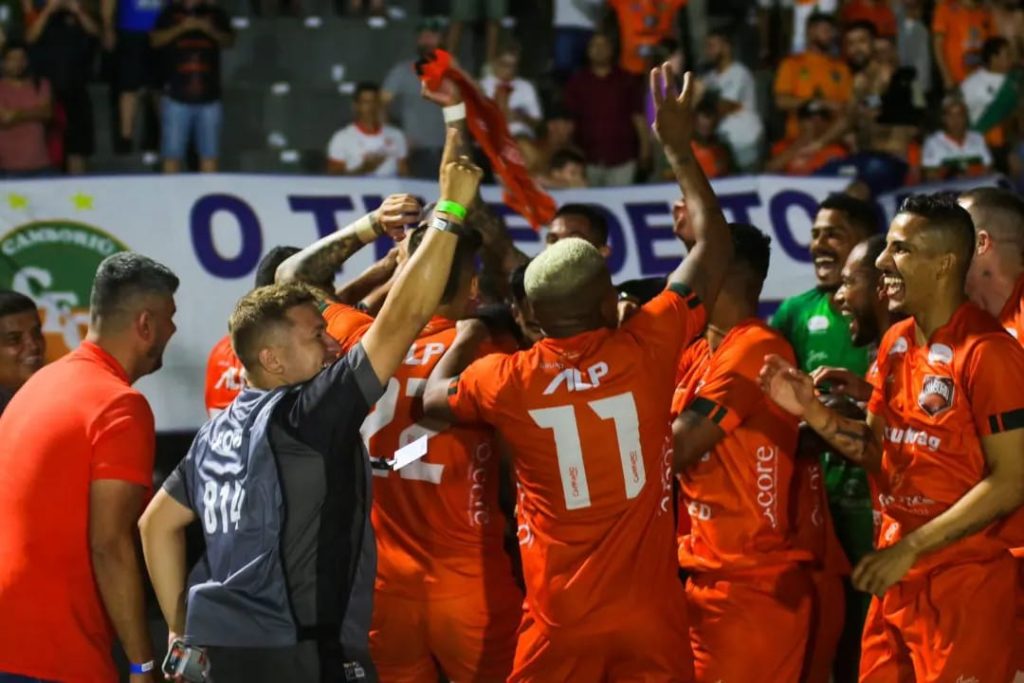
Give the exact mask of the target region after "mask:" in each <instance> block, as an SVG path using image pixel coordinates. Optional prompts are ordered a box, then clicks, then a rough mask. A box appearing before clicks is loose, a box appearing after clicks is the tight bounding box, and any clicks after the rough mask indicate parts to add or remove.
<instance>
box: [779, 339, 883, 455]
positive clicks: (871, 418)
mask: <svg viewBox="0 0 1024 683" xmlns="http://www.w3.org/2000/svg"><path fill="white" fill-rule="evenodd" d="M761 389H762V390H763V391H764V392H765V393H766V394H767V395H768V396H769V397H770V398H771V399H772V400H773V401H775V403H777V404H778V405H779V407H781V408H782V409H783V410H785V411H787V412H789V413H791V414H793V415H795V416H797V417H799V418H801V419H803V421H804V422H805V423H806V424H807V426H808V427H810V428H811V429H813V430H814V431H815V432H817V433H818V434H819V435H820V436H821V438H823V439H825V441H827V442H828V443H829V444H830V445H831V446H832V447H833V448H835V449H836V450H838V451H839V453H841V454H842V455H843V457H845V458H847V459H848V460H850V461H851V462H853V463H855V464H857V465H860V466H861V467H863V468H864V469H866V470H868V471H870V472H877V471H879V470H880V469H881V464H882V434H883V430H884V428H885V422H884V421H883V420H882V418H881V417H879V416H877V415H875V414H874V413H872V412H870V411H869V412H868V414H867V422H862V421H860V420H853V419H850V418H847V417H843V416H842V415H840V414H839V413H838V412H836V411H834V410H832V409H830V408H827V407H825V404H823V403H822V402H821V401H820V400H818V397H817V396H815V395H814V380H812V379H811V377H810V375H808V374H807V373H804V372H801V371H800V370H797V369H796V368H795V367H793V366H792V365H790V364H789V363H788V362H786V361H785V360H784V359H783V358H781V357H779V356H776V355H770V356H767V357H765V365H764V368H763V369H762V370H761Z"/></svg>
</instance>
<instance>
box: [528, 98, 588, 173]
mask: <svg viewBox="0 0 1024 683" xmlns="http://www.w3.org/2000/svg"><path fill="white" fill-rule="evenodd" d="M575 133H576V123H575V121H573V119H572V116H570V115H569V113H568V112H567V111H566V110H565V109H564V108H562V107H557V108H555V109H552V110H551V111H550V112H548V114H547V118H546V119H545V121H544V126H543V137H542V138H541V139H540V140H539V141H538V142H537V144H536V145H535V149H534V156H533V158H532V159H528V161H529V162H530V166H529V168H530V170H531V172H532V173H533V174H534V175H541V176H543V175H546V174H547V172H548V169H549V168H550V165H551V160H552V159H553V158H554V155H555V154H557V153H558V152H560V151H561V150H563V149H565V148H567V147H572V146H573V144H574V140H575Z"/></svg>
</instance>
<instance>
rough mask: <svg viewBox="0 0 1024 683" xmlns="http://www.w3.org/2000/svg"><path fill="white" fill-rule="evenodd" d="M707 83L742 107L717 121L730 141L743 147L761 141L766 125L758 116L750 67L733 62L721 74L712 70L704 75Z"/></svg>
mask: <svg viewBox="0 0 1024 683" xmlns="http://www.w3.org/2000/svg"><path fill="white" fill-rule="evenodd" d="M704 83H705V84H706V85H707V87H708V89H710V90H714V91H716V92H718V94H719V95H720V96H721V97H722V98H723V99H726V100H730V101H731V102H736V103H738V104H739V105H740V106H741V107H742V109H740V110H738V111H735V112H733V113H732V114H729V115H728V116H726V117H725V118H724V119H722V121H721V123H719V124H718V130H719V131H720V132H721V133H722V135H724V136H725V138H726V139H727V140H728V141H729V143H730V144H732V145H741V146H742V145H747V144H751V143H753V142H756V141H757V140H759V139H760V138H761V135H762V133H763V132H764V124H763V123H762V122H761V117H760V116H759V115H758V111H757V87H756V86H755V85H754V76H753V75H752V74H751V73H750V69H748V68H747V67H745V66H743V65H742V64H740V63H738V62H733V63H732V64H730V65H729V67H728V68H727V69H726V70H725V71H722V72H721V73H719V72H718V71H716V70H715V69H712V70H711V71H710V72H708V74H707V75H706V76H705V77H704Z"/></svg>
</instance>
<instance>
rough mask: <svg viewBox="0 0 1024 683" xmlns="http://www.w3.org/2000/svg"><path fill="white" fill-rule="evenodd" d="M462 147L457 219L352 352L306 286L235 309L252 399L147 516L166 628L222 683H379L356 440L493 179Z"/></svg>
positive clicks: (260, 296)
mask: <svg viewBox="0 0 1024 683" xmlns="http://www.w3.org/2000/svg"><path fill="white" fill-rule="evenodd" d="M453 141H454V131H449V136H448V144H447V145H446V148H445V158H444V161H443V162H442V167H441V174H440V175H441V182H440V187H441V197H442V202H440V204H439V205H440V206H441V207H442V208H444V207H446V206H447V207H448V208H450V209H451V212H449V213H446V212H441V211H439V212H438V213H437V215H436V217H435V219H434V221H433V222H432V224H431V227H430V228H429V230H428V233H427V235H426V236H425V237H424V238H423V243H422V244H421V245H420V248H419V250H418V253H417V254H416V255H415V256H414V257H413V258H411V259H410V261H409V263H408V264H407V266H406V268H405V270H404V271H403V274H402V276H401V277H400V278H399V279H398V282H397V283H396V284H395V286H394V288H393V289H392V291H391V292H390V294H389V296H388V299H387V301H386V302H385V304H384V307H383V308H382V309H381V312H380V314H379V316H378V317H377V319H376V320H375V321H374V323H373V324H372V325H371V326H370V329H368V330H367V331H366V334H364V335H363V336H362V338H361V339H360V340H359V342H358V343H357V344H355V345H353V347H352V349H351V350H350V351H349V352H348V353H347V354H345V355H344V356H342V357H341V358H338V359H337V360H335V358H336V357H337V355H338V352H339V347H338V344H337V342H335V341H334V340H333V339H331V338H330V336H328V335H327V333H326V327H327V324H326V321H325V320H324V319H323V317H322V316H321V315H320V311H319V310H318V308H317V306H316V299H315V298H314V295H313V293H312V292H311V291H310V289H309V288H308V287H306V286H303V285H297V284H291V285H274V286H272V287H263V288H260V289H257V290H255V291H253V292H251V293H249V294H248V295H247V296H246V297H244V298H243V299H242V301H241V302H239V304H238V306H237V307H236V309H235V312H234V313H233V314H232V317H231V322H230V323H229V327H230V329H231V334H232V344H233V346H234V348H235V349H236V351H237V352H238V356H239V358H241V359H242V362H243V363H244V365H245V369H246V374H247V377H248V385H249V386H248V387H247V388H246V390H244V391H243V392H242V393H241V394H240V395H239V397H238V398H237V399H235V401H234V402H233V403H232V404H231V406H229V407H228V409H227V410H226V411H224V412H223V413H222V414H220V415H218V416H217V417H216V418H214V419H213V420H211V421H210V422H208V423H207V424H206V425H205V426H204V427H203V428H202V429H201V430H200V432H199V435H198V436H197V437H196V440H195V442H194V443H193V445H192V448H191V449H190V450H189V454H188V455H187V456H186V457H185V458H184V459H183V460H182V462H181V464H179V466H178V468H177V469H176V470H175V471H174V473H172V475H171V476H170V477H169V478H168V480H167V482H165V484H164V487H163V489H162V490H161V491H160V492H158V493H157V495H156V497H155V498H154V499H153V502H152V503H151V504H150V506H149V508H147V510H146V513H145V515H144V516H143V519H142V521H141V523H140V525H141V527H142V535H143V549H144V551H145V554H146V563H147V566H148V567H149V572H150V576H151V578H152V580H153V586H154V589H155V591H156V594H157V598H158V600H159V602H160V607H161V610H162V611H163V613H164V616H165V618H166V619H167V622H168V627H169V630H170V632H171V633H172V635H173V634H182V635H184V637H185V638H186V640H187V641H188V642H189V643H190V644H194V645H199V646H211V651H210V661H211V665H212V667H213V669H214V670H215V671H217V673H216V674H215V676H216V677H217V680H218V682H221V683H225V682H226V683H230V682H231V681H246V682H247V683H248V682H252V681H274V682H275V683H276V682H277V681H283V680H287V681H295V682H296V683H312V682H314V681H321V680H375V679H376V676H375V674H374V671H373V668H372V663H371V661H370V657H369V652H368V632H369V627H370V618H371V614H372V597H373V592H372V591H373V588H372V584H373V580H374V568H375V565H376V561H375V556H376V544H375V542H374V536H373V530H372V527H371V525H370V509H369V508H370V502H369V501H370V491H369V486H370V479H371V476H370V468H369V466H368V464H367V463H366V456H365V451H364V449H363V447H362V443H361V440H360V439H359V427H360V425H361V424H362V423H363V420H364V418H365V417H366V415H367V414H368V413H369V411H370V407H371V406H372V405H373V403H375V402H376V401H377V400H378V399H379V398H380V397H381V396H382V395H383V394H384V392H385V390H386V388H387V387H388V384H389V380H390V378H391V377H392V376H393V375H394V373H395V371H396V370H397V369H398V367H399V366H400V365H401V363H402V359H403V358H404V357H405V356H406V354H407V352H408V349H409V346H410V344H411V343H412V341H413V339H414V338H415V336H416V335H417V334H418V333H419V331H420V330H421V329H422V327H423V326H424V325H425V324H426V322H427V321H428V320H429V318H430V315H431V314H432V312H433V311H434V310H435V309H436V307H437V305H438V301H439V300H440V298H441V295H442V292H443V290H444V286H445V282H446V281H447V279H448V274H449V271H450V268H451V262H452V257H453V254H454V253H455V249H456V243H457V241H458V240H457V238H456V236H455V234H454V233H453V228H454V224H456V223H458V221H459V220H460V216H459V213H460V209H461V207H463V206H465V204H466V203H468V202H469V201H471V200H472V198H473V197H474V196H475V195H476V191H477V186H478V184H479V182H480V177H481V175H482V172H481V171H480V169H479V168H477V167H475V166H473V165H472V164H471V163H469V161H468V159H465V158H463V159H462V160H460V161H457V160H456V158H455V154H454V143H453ZM404 223H405V221H401V222H399V223H398V225H404ZM388 229H389V227H388V226H387V225H376V226H375V225H373V223H372V222H371V221H368V220H367V221H358V222H357V223H356V224H355V225H354V226H350V228H349V229H343V230H341V231H339V232H337V233H335V234H334V235H330V236H328V237H327V238H325V239H327V240H330V241H331V242H332V244H334V250H336V251H340V250H346V249H354V247H353V245H352V243H351V242H352V239H353V238H354V239H355V241H356V242H358V243H360V244H367V243H369V242H371V241H373V240H375V239H376V238H377V237H378V236H380V235H381V234H383V233H384V232H385V230H388ZM282 267H283V266H282ZM332 272H333V271H332ZM325 365H326V366H327V367H325ZM197 519H198V520H202V522H203V531H204V537H205V540H206V554H205V556H204V558H203V560H202V561H201V562H200V564H199V565H198V567H199V569H198V570H197V572H196V573H195V575H194V576H193V577H192V581H191V586H190V588H189V590H188V591H187V592H186V583H185V563H184V539H183V535H182V530H183V529H184V527H185V526H187V525H188V524H189V523H191V522H192V521H194V520H197ZM186 596H187V599H186ZM186 602H187V609H186Z"/></svg>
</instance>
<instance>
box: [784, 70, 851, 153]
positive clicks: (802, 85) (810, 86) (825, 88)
mask: <svg viewBox="0 0 1024 683" xmlns="http://www.w3.org/2000/svg"><path fill="white" fill-rule="evenodd" d="M775 95H776V97H777V96H779V95H789V96H792V97H796V98H799V99H800V100H811V99H821V100H827V101H829V102H839V103H842V104H846V103H847V102H849V101H850V99H851V98H852V97H853V77H852V76H851V75H850V68H849V67H848V66H846V63H845V62H843V61H842V60H840V59H836V58H834V57H830V56H828V55H823V54H821V53H819V52H803V53H801V54H797V55H789V56H788V57H786V58H785V59H783V60H782V63H781V64H780V65H779V70H778V72H777V73H776V75H775ZM798 132H799V124H798V123H797V118H796V112H795V111H794V112H791V113H790V115H789V117H788V118H787V121H786V137H788V138H795V137H796V136H797V134H798Z"/></svg>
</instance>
